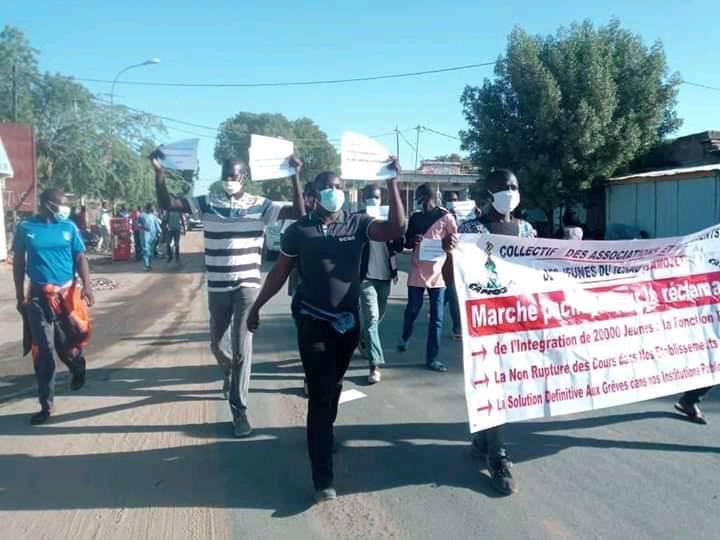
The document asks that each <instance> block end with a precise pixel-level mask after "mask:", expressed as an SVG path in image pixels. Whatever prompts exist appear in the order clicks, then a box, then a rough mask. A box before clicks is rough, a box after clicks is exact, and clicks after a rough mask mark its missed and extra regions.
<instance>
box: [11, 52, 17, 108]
mask: <svg viewBox="0 0 720 540" xmlns="http://www.w3.org/2000/svg"><path fill="white" fill-rule="evenodd" d="M12 119H13V122H17V61H14V62H13V66H12Z"/></svg>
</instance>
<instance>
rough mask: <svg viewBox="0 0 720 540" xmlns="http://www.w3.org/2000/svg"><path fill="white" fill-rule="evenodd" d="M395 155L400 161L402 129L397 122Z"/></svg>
mask: <svg viewBox="0 0 720 540" xmlns="http://www.w3.org/2000/svg"><path fill="white" fill-rule="evenodd" d="M395 157H396V158H398V161H400V129H398V127H397V124H395Z"/></svg>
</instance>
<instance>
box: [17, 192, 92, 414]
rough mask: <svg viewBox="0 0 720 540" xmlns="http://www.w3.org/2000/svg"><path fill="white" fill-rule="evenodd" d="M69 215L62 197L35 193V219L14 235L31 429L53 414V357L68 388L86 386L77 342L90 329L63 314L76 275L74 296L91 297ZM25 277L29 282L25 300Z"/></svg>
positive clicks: (82, 252) (79, 243) (84, 262)
mask: <svg viewBox="0 0 720 540" xmlns="http://www.w3.org/2000/svg"><path fill="white" fill-rule="evenodd" d="M69 217H70V207H69V206H68V205H67V201H66V200H65V194H64V193H63V192H62V191H61V190H59V189H49V190H46V191H44V192H43V193H42V194H41V195H40V211H39V213H38V215H36V216H34V217H32V218H30V219H27V220H25V221H22V222H21V223H20V224H19V225H18V227H17V231H16V234H15V240H14V252H15V258H14V264H13V277H14V281H15V296H16V299H17V309H18V311H19V312H20V314H21V315H22V316H23V319H24V320H25V323H26V324H27V325H28V326H29V330H30V337H31V341H32V351H33V367H34V368H35V376H36V377H37V383H38V397H39V400H40V412H38V413H36V414H34V415H33V416H32V417H31V418H30V423H31V424H33V425H37V424H42V423H44V422H46V421H47V420H48V419H49V418H50V415H51V414H52V412H53V401H54V399H53V398H54V395H55V354H57V355H58V357H59V358H60V360H61V361H62V362H63V363H64V364H65V365H66V366H67V367H68V369H69V370H70V372H71V373H72V381H71V383H70V386H71V388H72V389H73V390H79V389H80V388H82V386H83V384H85V358H84V357H83V355H82V344H83V343H82V342H83V341H84V339H85V338H86V337H87V332H88V331H89V330H88V329H87V328H85V327H83V328H80V327H79V325H80V323H84V322H86V321H77V320H75V319H72V320H70V319H69V317H68V316H67V308H68V306H69V304H70V303H71V302H72V296H73V293H74V292H75V291H76V289H75V275H76V274H79V275H80V279H81V280H82V284H83V288H82V291H81V293H80V294H79V297H81V298H82V299H83V300H84V301H85V302H86V303H87V304H88V305H89V306H92V305H93V304H94V303H95V297H94V296H93V292H92V289H91V288H90V271H89V269H88V263H87V259H86V258H85V245H84V244H83V241H82V238H81V237H80V231H79V230H78V228H77V226H76V225H75V224H74V223H73V222H72V221H70V220H69V219H68V218H69ZM26 274H27V276H28V278H29V279H30V287H29V294H28V295H27V296H26V294H25V287H24V285H25V275H26Z"/></svg>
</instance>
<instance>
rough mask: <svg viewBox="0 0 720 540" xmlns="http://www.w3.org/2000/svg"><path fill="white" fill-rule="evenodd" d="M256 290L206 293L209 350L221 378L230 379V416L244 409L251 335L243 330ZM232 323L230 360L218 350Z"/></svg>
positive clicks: (248, 381)
mask: <svg viewBox="0 0 720 540" xmlns="http://www.w3.org/2000/svg"><path fill="white" fill-rule="evenodd" d="M258 291H259V289H254V288H250V287H240V288H239V289H235V290H234V291H229V292H208V307H209V309H210V350H211V351H212V353H213V355H214V356H215V360H217V363H218V365H219V366H220V367H221V368H222V370H223V375H224V376H225V377H227V376H228V375H229V376H230V398H229V401H230V411H231V412H232V414H233V417H235V416H237V415H238V414H239V413H242V412H244V411H245V409H247V407H248V394H249V392H250V371H251V369H252V334H251V333H250V332H249V331H248V329H247V315H248V311H249V310H250V306H252V305H253V302H255V298H257V295H258ZM231 322H232V328H231V334H230V335H231V339H232V358H228V357H227V356H226V355H225V353H224V352H223V351H222V349H221V348H220V342H221V341H222V338H223V336H224V335H225V332H226V331H227V329H228V327H229V326H230V324H231Z"/></svg>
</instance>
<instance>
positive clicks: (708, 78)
mask: <svg viewBox="0 0 720 540" xmlns="http://www.w3.org/2000/svg"><path fill="white" fill-rule="evenodd" d="M585 4H589V2H582V3H581V2H574V3H570V2H567V1H562V2H561V1H544V2H536V1H532V2H531V1H516V0H505V1H504V2H501V3H490V2H480V1H478V0H474V1H452V0H446V1H445V2H438V1H437V0H435V1H432V2H430V1H427V0H418V1H415V2H375V1H369V2H361V3H350V2H305V3H301V2H296V1H295V2H285V1H282V0H276V1H275V2H239V1H205V2H192V3H191V2H182V1H177V0H175V1H168V0H156V1H154V2H147V1H145V2H138V1H136V0H124V1H117V0H108V1H105V2H97V1H90V0H76V1H73V2H56V1H53V0H42V1H41V0H35V1H33V2H27V1H25V2H19V1H15V0H5V1H3V2H2V7H0V24H2V25H5V24H11V25H14V26H17V27H19V28H20V29H21V30H22V31H23V32H25V34H26V35H27V37H28V38H29V39H30V41H31V43H32V44H33V45H34V46H35V47H36V48H38V49H40V51H41V54H40V67H41V69H43V70H48V71H52V72H60V73H63V74H67V75H73V76H76V77H86V78H96V79H112V78H113V77H114V76H115V74H116V73H117V72H118V71H119V70H120V69H122V68H123V67H125V66H127V65H130V64H134V63H138V62H142V61H144V60H146V59H148V58H152V57H157V58H160V59H161V64H159V65H156V66H148V67H143V68H139V69H136V70H133V71H130V72H128V73H127V74H125V75H124V76H123V80H128V81H158V82H194V83H208V82H218V83H223V82H225V83H232V82H266V81H269V82H273V81H291V80H312V79H326V78H345V77H354V76H366V75H376V74H385V73H398V72H408V71H420V70H425V69H433V68H440V67H446V66H455V65H464V64H472V63H479V62H485V61H492V60H495V59H496V58H497V56H498V55H499V54H501V53H502V52H503V51H504V48H505V45H506V39H507V35H508V33H509V32H510V31H511V29H512V28H513V26H515V25H520V26H522V27H523V28H524V29H526V30H527V31H529V32H532V33H541V34H547V33H552V32H554V31H555V30H556V29H557V28H558V27H559V26H562V25H568V24H569V23H571V22H572V21H574V20H583V19H586V18H587V19H590V20H592V21H593V22H595V23H596V24H605V23H607V22H608V21H609V20H610V18H611V17H613V16H617V17H619V18H620V20H621V22H622V24H623V26H625V27H627V28H629V29H631V30H632V31H634V32H636V33H639V34H640V35H642V36H643V38H644V39H645V41H646V43H651V42H653V41H655V40H657V39H659V40H661V41H662V42H663V43H664V45H665V49H666V53H667V56H668V61H669V64H670V66H671V68H672V69H673V70H677V71H679V72H680V73H681V75H682V76H683V78H684V79H686V80H688V81H692V82H697V83H701V84H706V85H710V86H715V87H720V69H719V67H720V66H718V63H719V62H718V57H717V50H718V38H717V32H715V31H714V30H713V29H714V28H716V25H717V21H718V20H719V19H720V3H718V2H707V1H699V0H686V1H684V2H676V1H666V0H654V1H650V0H632V1H630V2H628V1H627V0H625V1H615V0H612V1H606V2H594V4H595V5H594V6H588V5H585ZM491 75H492V68H479V69H474V70H469V71H460V72H454V73H447V74H440V75H432V76H423V77H418V78H411V79H400V80H389V81H388V80H385V81H376V82H359V83H352V84H343V85H333V86H315V87H299V88H298V87H294V88H292V87H291V88H261V89H243V88H235V89H212V88H167V87H138V86H123V85H120V84H118V86H117V90H116V92H115V101H116V103H122V104H125V105H128V106H130V107H135V108H138V109H142V110H145V111H148V112H151V113H155V114H160V115H164V116H168V117H172V118H176V119H180V120H184V121H187V122H191V123H197V124H202V125H208V126H217V125H219V124H220V122H222V121H223V120H225V119H226V118H228V117H230V116H232V115H234V114H235V113H237V112H239V111H251V112H279V113H282V114H284V115H285V116H287V117H289V118H291V119H292V118H297V117H301V116H307V117H309V118H312V119H313V120H314V121H315V122H316V123H317V124H318V125H319V126H320V127H321V128H322V129H323V130H325V131H326V132H327V133H328V135H329V136H330V138H332V139H337V138H339V137H340V135H341V134H342V132H343V131H344V130H346V129H348V130H352V131H356V132H360V133H366V134H368V135H376V134H380V133H386V132H390V131H392V130H393V129H394V128H395V126H396V125H397V126H399V127H400V129H409V128H412V127H413V126H416V125H418V124H421V125H424V126H427V127H429V128H432V129H435V130H438V131H441V132H445V133H450V134H457V132H458V130H460V129H463V128H464V127H465V123H464V120H463V117H462V111H461V108H460V103H459V97H460V94H461V93H462V90H463V88H464V87H465V85H466V84H480V83H481V82H482V80H483V78H484V77H488V76H491ZM86 84H87V86H88V87H89V88H90V89H91V90H92V91H93V92H96V93H98V94H100V93H106V92H109V91H110V85H109V84H100V83H86ZM678 112H679V114H680V116H681V117H682V118H684V120H685V124H684V125H683V127H682V129H681V131H680V132H679V133H678V134H687V133H693V132H697V131H702V130H706V129H718V130H720V92H717V91H711V90H705V89H700V88H693V87H689V86H683V87H681V91H680V96H679V105H678ZM166 125H167V127H168V128H169V132H168V135H167V139H168V141H167V142H171V141H173V140H178V139H183V138H189V137H192V135H189V134H188V133H184V132H183V131H180V130H186V131H192V132H195V133H201V134H204V135H207V136H212V134H213V133H212V132H211V131H208V130H202V129H195V128H188V127H182V126H179V125H175V127H176V128H177V129H176V128H173V125H174V124H172V123H170V122H168V123H167V124H166ZM406 137H407V138H408V139H409V141H410V142H411V143H412V144H415V139H414V133H411V132H408V133H406ZM380 140H381V141H382V142H384V143H385V144H386V145H387V146H388V147H389V148H390V149H391V150H392V149H394V146H395V139H394V136H393V135H389V136H386V137H383V138H381V139H380ZM458 144H459V143H458V142H457V141H454V140H452V139H448V138H445V137H441V136H438V135H433V134H430V133H423V134H422V135H421V140H420V155H421V156H422V157H426V158H430V157H433V156H435V155H437V154H444V153H449V152H454V151H458V150H459V147H458ZM213 148H214V141H213V140H212V139H211V138H202V139H201V149H200V153H201V158H200V176H201V178H202V179H209V180H212V179H215V178H217V176H218V175H219V166H218V165H217V164H216V163H215V162H214V160H213V158H212V153H213ZM400 158H401V163H402V165H403V167H404V168H410V167H412V165H413V160H414V153H413V152H412V151H411V150H410V147H409V146H408V145H407V144H406V143H404V142H401V147H400Z"/></svg>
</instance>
